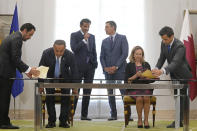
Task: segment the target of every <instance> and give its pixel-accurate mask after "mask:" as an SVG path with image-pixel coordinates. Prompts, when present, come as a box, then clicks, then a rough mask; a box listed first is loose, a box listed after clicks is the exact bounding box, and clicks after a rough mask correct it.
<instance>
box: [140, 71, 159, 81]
mask: <svg viewBox="0 0 197 131" xmlns="http://www.w3.org/2000/svg"><path fill="white" fill-rule="evenodd" d="M142 77H146V78H149V79H155V78H156V77H155V76H154V75H153V74H152V72H151V71H150V70H146V71H144V72H143V73H142Z"/></svg>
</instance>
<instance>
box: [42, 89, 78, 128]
mask: <svg viewBox="0 0 197 131" xmlns="http://www.w3.org/2000/svg"><path fill="white" fill-rule="evenodd" d="M41 93H42V94H45V91H42V92H41ZM55 93H57V94H58V93H61V89H59V88H58V89H57V88H55ZM74 98H75V97H74V96H72V95H71V96H70V104H71V106H70V112H69V121H68V123H69V124H71V126H73V117H74ZM41 100H42V118H43V119H42V124H43V126H45V112H46V109H45V105H46V96H42V97H41ZM55 104H61V96H55Z"/></svg>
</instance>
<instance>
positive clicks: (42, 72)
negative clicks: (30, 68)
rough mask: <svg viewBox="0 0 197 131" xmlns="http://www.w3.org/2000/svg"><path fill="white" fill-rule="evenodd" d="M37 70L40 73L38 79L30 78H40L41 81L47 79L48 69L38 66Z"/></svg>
mask: <svg viewBox="0 0 197 131" xmlns="http://www.w3.org/2000/svg"><path fill="white" fill-rule="evenodd" d="M37 70H39V71H40V75H39V76H38V77H35V76H32V77H33V78H42V79H45V78H47V73H48V70H49V67H46V66H40V67H38V68H37Z"/></svg>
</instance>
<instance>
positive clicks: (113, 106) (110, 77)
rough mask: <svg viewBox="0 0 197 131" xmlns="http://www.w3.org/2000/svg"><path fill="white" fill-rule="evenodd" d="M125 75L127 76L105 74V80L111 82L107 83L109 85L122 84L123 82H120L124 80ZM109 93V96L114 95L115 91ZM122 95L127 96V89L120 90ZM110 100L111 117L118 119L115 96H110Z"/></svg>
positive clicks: (110, 90)
mask: <svg viewBox="0 0 197 131" xmlns="http://www.w3.org/2000/svg"><path fill="white" fill-rule="evenodd" d="M124 75H125V74H124V73H115V74H112V75H109V74H105V79H107V80H110V81H107V83H120V82H121V81H120V80H124ZM113 80H114V81H113ZM115 80H119V81H117V82H116V81H115ZM107 92H108V95H113V94H114V89H108V90H107ZM120 93H121V95H125V89H120ZM122 98H123V96H122ZM108 100H109V106H110V109H111V111H110V114H111V117H117V109H116V100H115V96H108Z"/></svg>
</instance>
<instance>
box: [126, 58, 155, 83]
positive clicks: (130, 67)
mask: <svg viewBox="0 0 197 131" xmlns="http://www.w3.org/2000/svg"><path fill="white" fill-rule="evenodd" d="M142 67H143V69H144V71H145V70H147V69H149V70H151V67H150V65H149V63H148V62H144V63H142ZM135 74H136V65H135V63H131V62H129V63H128V64H127V66H126V69H125V78H124V82H125V83H128V79H129V78H130V77H132V76H133V75H135ZM151 82H154V81H153V80H141V81H140V80H139V78H137V79H136V80H133V81H132V83H139V84H148V83H151Z"/></svg>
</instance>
